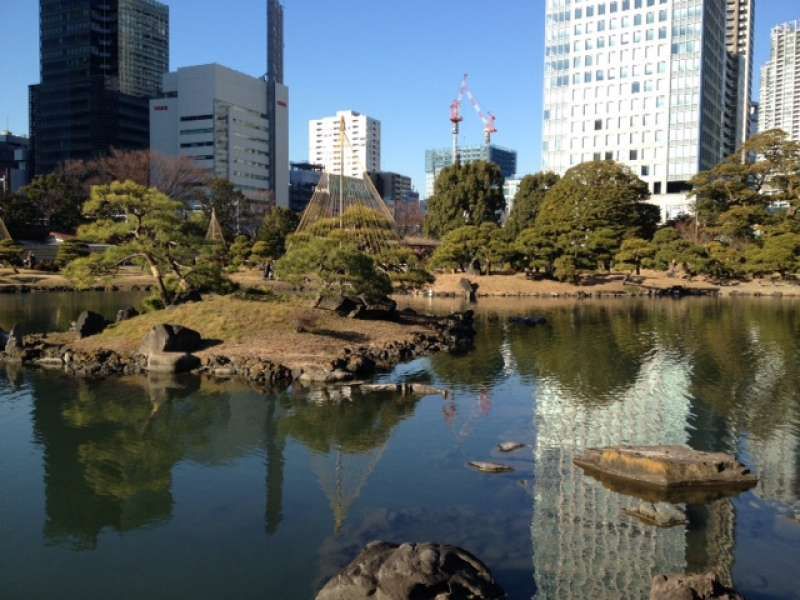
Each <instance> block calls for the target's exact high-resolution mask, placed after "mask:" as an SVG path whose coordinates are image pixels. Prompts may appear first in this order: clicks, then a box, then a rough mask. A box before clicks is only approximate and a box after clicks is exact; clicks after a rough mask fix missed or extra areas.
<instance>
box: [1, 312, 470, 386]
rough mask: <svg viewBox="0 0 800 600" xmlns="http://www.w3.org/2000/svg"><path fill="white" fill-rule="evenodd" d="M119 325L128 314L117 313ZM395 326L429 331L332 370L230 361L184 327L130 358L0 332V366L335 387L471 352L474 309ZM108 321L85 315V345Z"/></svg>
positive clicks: (247, 358)
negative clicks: (411, 363)
mask: <svg viewBox="0 0 800 600" xmlns="http://www.w3.org/2000/svg"><path fill="white" fill-rule="evenodd" d="M120 313H121V314H120V315H119V316H118V318H119V319H124V318H127V317H128V316H130V314H129V313H128V312H124V311H120ZM397 321H398V322H400V323H405V324H409V325H423V326H424V327H425V329H426V332H425V333H417V334H415V335H413V336H412V337H411V338H410V339H408V340H399V341H392V342H389V343H388V344H384V345H379V346H355V347H352V346H343V347H342V349H341V352H340V353H339V355H338V356H336V357H335V358H334V359H333V360H331V361H330V363H328V364H322V365H317V366H316V368H315V370H313V371H311V370H309V369H308V368H294V369H292V368H290V367H288V366H285V365H283V364H281V362H280V357H275V358H274V359H273V358H272V357H270V358H265V357H263V356H260V355H259V354H258V349H257V348H254V349H253V350H254V351H253V353H252V354H250V355H247V354H244V355H242V354H241V353H240V354H237V355H236V356H226V355H224V354H221V353H215V352H213V351H204V350H206V346H207V343H206V341H205V340H203V339H202V337H201V336H200V334H199V333H198V332H196V331H194V330H191V329H189V328H186V327H181V326H180V325H169V324H164V325H157V326H155V327H153V329H152V330H151V331H150V332H149V333H148V334H147V335H146V336H145V339H144V340H143V341H142V343H141V345H140V346H139V348H138V350H137V351H136V352H132V353H129V354H125V353H120V352H116V351H113V350H108V349H102V348H101V349H94V350H91V351H83V350H79V349H76V348H74V347H72V346H71V345H70V343H69V342H60V341H55V340H53V339H51V338H49V337H48V336H47V335H41V334H35V335H24V334H23V332H21V331H20V328H19V327H15V328H13V329H12V331H11V332H9V333H7V334H6V333H4V332H0V348H2V349H3V351H2V352H0V361H6V362H17V363H22V364H26V365H31V366H39V367H43V368H54V369H62V370H64V371H65V372H67V373H69V374H72V375H76V376H80V377H89V378H106V377H112V376H121V375H138V374H144V373H149V372H153V373H182V372H193V373H200V374H208V375H211V376H214V377H218V378H231V377H241V378H242V379H244V380H246V381H248V382H250V383H252V384H255V385H257V386H260V387H285V386H288V385H289V384H291V383H294V382H299V383H303V384H310V383H315V382H316V383H336V382H347V381H353V380H356V379H361V378H365V377H369V376H370V375H372V374H374V373H375V372H378V371H387V370H390V369H391V368H392V367H394V366H395V365H396V364H398V363H400V362H404V361H408V360H412V359H414V358H416V357H419V356H424V355H429V354H432V353H435V352H441V351H449V352H463V351H466V350H468V349H470V348H471V347H472V344H473V340H474V336H475V329H474V326H473V315H472V312H471V311H468V312H464V313H454V314H452V315H449V316H446V317H434V316H427V315H421V314H418V313H416V312H414V311H411V310H406V311H401V312H400V313H399V314H398V316H397ZM105 324H106V322H105V321H102V320H101V319H100V318H98V316H97V315H94V314H93V313H88V314H87V313H84V314H82V315H81V316H80V317H79V318H78V320H77V321H76V323H75V325H74V327H73V332H74V333H73V335H74V336H75V337H76V338H78V339H80V338H82V337H86V334H89V332H90V331H91V334H90V335H95V334H97V333H98V332H99V330H102V328H103V327H104V325H105Z"/></svg>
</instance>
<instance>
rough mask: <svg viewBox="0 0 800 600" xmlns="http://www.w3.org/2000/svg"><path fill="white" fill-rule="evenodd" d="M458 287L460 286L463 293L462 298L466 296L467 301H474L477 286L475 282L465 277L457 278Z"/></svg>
mask: <svg viewBox="0 0 800 600" xmlns="http://www.w3.org/2000/svg"><path fill="white" fill-rule="evenodd" d="M458 287H459V288H461V291H462V292H463V293H464V298H466V299H467V301H468V302H475V301H476V300H477V294H478V287H479V286H478V284H477V283H472V282H471V281H470V280H469V279H467V278H466V277H462V278H461V279H459V280H458Z"/></svg>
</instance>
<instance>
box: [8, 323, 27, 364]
mask: <svg viewBox="0 0 800 600" xmlns="http://www.w3.org/2000/svg"><path fill="white" fill-rule="evenodd" d="M24 337H25V335H24V334H23V332H22V327H20V326H19V325H14V326H13V327H12V328H11V331H9V332H8V335H6V343H5V346H4V347H3V349H4V351H5V353H6V357H7V358H9V359H11V360H21V359H22V355H23V354H24V352H25V343H24V339H23V338H24Z"/></svg>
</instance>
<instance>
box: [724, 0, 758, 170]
mask: <svg viewBox="0 0 800 600" xmlns="http://www.w3.org/2000/svg"><path fill="white" fill-rule="evenodd" d="M727 2H728V5H727V8H726V15H725V23H726V25H725V45H726V46H727V52H728V56H727V61H726V65H725V69H726V70H725V122H724V125H723V136H724V139H725V155H726V156H729V155H731V154H733V153H734V152H736V149H737V148H739V147H741V145H742V144H744V143H745V142H746V141H747V139H748V138H749V137H750V134H751V131H750V107H751V104H752V100H751V99H752V96H753V94H752V91H753V11H754V6H753V3H754V0H727Z"/></svg>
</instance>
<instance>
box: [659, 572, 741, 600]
mask: <svg viewBox="0 0 800 600" xmlns="http://www.w3.org/2000/svg"><path fill="white" fill-rule="evenodd" d="M715 598H716V599H718V600H744V597H743V596H742V595H741V594H739V593H737V592H736V590H733V589H731V588H729V587H727V586H725V585H724V584H723V583H722V582H721V581H720V580H719V576H718V575H717V574H716V573H700V574H698V575H656V576H655V577H653V583H652V586H651V588H650V600H684V599H685V600H712V599H715Z"/></svg>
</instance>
